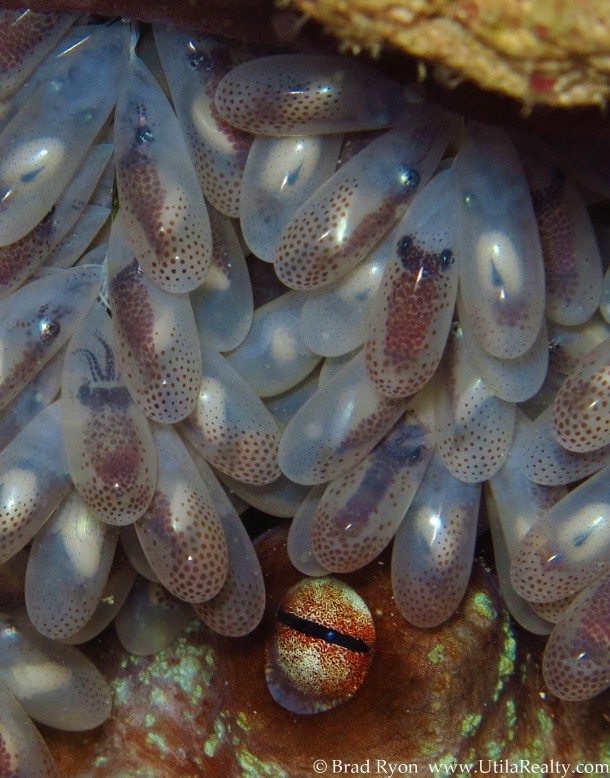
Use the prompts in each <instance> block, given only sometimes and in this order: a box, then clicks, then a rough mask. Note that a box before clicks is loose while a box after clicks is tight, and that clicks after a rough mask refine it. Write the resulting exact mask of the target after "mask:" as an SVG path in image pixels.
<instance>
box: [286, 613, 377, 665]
mask: <svg viewBox="0 0 610 778" xmlns="http://www.w3.org/2000/svg"><path fill="white" fill-rule="evenodd" d="M277 620H278V621H279V622H280V623H281V624H285V625H286V626H287V627H290V628H291V629H294V630H296V631H297V632H301V633H302V634H303V635H307V636H308V637H311V638H318V639H319V640H324V641H325V642H326V643H331V644H332V645H334V646H341V648H347V649H348V651H355V652H356V653H358V654H368V652H369V651H370V650H371V649H370V647H369V646H367V644H366V643H365V642H364V640H361V639H360V638H355V637H352V635H346V634H344V633H343V632H338V631H337V630H336V629H331V628H330V627H325V626H324V625H323V624H318V623H317V622H316V621H310V620H309V619H303V618H301V616H296V615H295V614H294V613H289V612H288V611H285V610H282V609H281V608H280V609H279V610H278V612H277Z"/></svg>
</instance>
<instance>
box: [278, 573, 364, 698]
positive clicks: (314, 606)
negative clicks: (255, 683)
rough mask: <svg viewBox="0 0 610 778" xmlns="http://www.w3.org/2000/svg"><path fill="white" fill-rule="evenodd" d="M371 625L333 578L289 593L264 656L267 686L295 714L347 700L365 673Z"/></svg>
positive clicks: (356, 598) (359, 604)
mask: <svg viewBox="0 0 610 778" xmlns="http://www.w3.org/2000/svg"><path fill="white" fill-rule="evenodd" d="M374 648H375V625H374V624H373V618H372V616H371V613H370V611H369V609H368V607H367V606H366V603H365V602H364V601H363V600H362V599H361V598H360V597H359V596H358V595H357V594H356V592H355V591H354V590H353V589H351V588H350V587H349V586H347V585H346V584H344V583H343V582H342V581H339V580H337V579H335V578H307V579H305V580H303V581H301V582H300V583H298V584H297V585H296V586H293V587H292V589H290V590H289V591H288V592H287V594H286V596H285V597H284V599H283V600H282V602H281V604H280V606H279V608H278V610H277V613H276V622H275V628H274V630H273V634H272V635H271V638H270V639H269V642H268V644H267V651H266V670H265V675H266V679H267V686H268V688H269V691H270V692H271V695H272V697H273V698H274V699H275V701H276V702H278V703H279V704H280V705H282V706H283V707H284V708H287V709H288V710H290V711H292V712H293V713H319V712H321V711H325V710H329V709H331V708H334V707H336V706H337V705H340V704H341V703H342V702H346V701H347V700H349V699H350V698H351V697H352V696H353V695H354V694H355V693H356V692H357V691H358V689H359V688H360V686H361V685H362V682H363V681H364V678H365V676H366V674H367V672H368V669H369V667H370V664H371V661H372V659H373V653H374Z"/></svg>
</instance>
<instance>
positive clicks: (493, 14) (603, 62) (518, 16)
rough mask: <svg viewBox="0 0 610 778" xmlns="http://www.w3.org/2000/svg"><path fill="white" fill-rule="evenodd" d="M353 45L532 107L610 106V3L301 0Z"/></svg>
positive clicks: (596, 0)
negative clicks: (401, 55)
mask: <svg viewBox="0 0 610 778" xmlns="http://www.w3.org/2000/svg"><path fill="white" fill-rule="evenodd" d="M293 3H294V5H295V6H296V7H297V8H299V9H300V10H302V11H304V12H306V13H307V14H309V15H311V16H312V17H314V18H315V19H317V20H318V21H320V22H321V23H322V24H323V25H324V26H325V27H326V28H327V29H328V30H330V31H331V32H332V33H333V34H334V35H336V36H337V37H338V38H340V39H341V40H342V41H343V42H344V45H345V46H346V48H349V49H352V50H354V49H355V50H360V49H362V48H364V49H368V50H371V51H373V52H377V51H379V50H380V49H382V48H383V47H384V46H386V45H387V44H392V45H394V46H396V47H398V48H400V49H402V50H403V51H405V52H407V53H409V54H410V55H414V56H416V57H418V58H421V59H422V61H425V62H427V63H430V64H431V65H432V66H433V67H434V68H435V69H436V74H437V77H438V78H439V79H441V80H443V81H446V82H449V83H450V82H452V81H453V82H455V81H459V80H461V79H464V78H467V79H472V80H473V81H475V82H476V83H477V84H479V85H480V86H482V87H483V88H484V89H489V90H494V91H499V92H502V93H504V94H507V95H510V96H512V97H515V98H517V99H519V100H520V101H522V102H523V103H524V104H525V105H535V104H537V103H545V104H548V105H557V106H575V105H605V103H606V101H607V99H608V96H609V95H610V78H609V77H610V12H609V8H608V3H607V0H588V2H586V3H582V2H576V3H575V2H572V0H536V2H528V3H524V2H522V0H425V2H424V0H293Z"/></svg>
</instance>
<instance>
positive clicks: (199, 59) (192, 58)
mask: <svg viewBox="0 0 610 778" xmlns="http://www.w3.org/2000/svg"><path fill="white" fill-rule="evenodd" d="M188 62H189V65H190V66H191V67H192V68H193V70H209V69H210V68H211V67H212V60H211V59H210V58H209V57H208V55H207V54H203V53H202V52H199V51H193V52H189V55H188Z"/></svg>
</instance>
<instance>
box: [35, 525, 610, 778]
mask: <svg viewBox="0 0 610 778" xmlns="http://www.w3.org/2000/svg"><path fill="white" fill-rule="evenodd" d="M285 542H286V528H285V527H284V528H280V529H277V530H272V531H270V532H269V533H267V534H266V535H265V536H263V537H262V538H261V539H260V540H259V542H258V551H259V554H260V557H261V561H262V563H263V567H264V570H265V577H266V583H267V587H268V593H269V604H268V608H267V612H266V616H265V620H264V623H263V624H262V625H261V627H260V628H259V629H258V630H257V631H256V632H255V633H254V634H253V635H252V636H251V637H249V638H246V639H243V640H228V639H221V638H217V637H213V636H212V635H211V634H210V633H209V632H208V631H207V630H206V629H205V628H204V627H202V626H200V625H198V626H196V627H194V628H193V629H192V630H191V631H190V632H189V634H188V635H186V636H185V637H183V638H181V639H180V640H179V641H177V643H176V644H174V645H173V646H172V647H170V648H169V649H167V650H166V651H164V652H162V654H160V655H159V656H157V657H154V658H144V659H143V658H136V657H130V656H128V655H127V654H126V653H125V652H124V651H122V650H121V649H120V648H119V647H118V645H117V642H116V640H115V639H114V637H113V635H112V634H106V635H105V636H104V637H103V639H102V640H101V642H99V643H98V644H95V645H93V646H92V647H91V651H92V655H93V656H94V657H95V658H96V660H97V662H98V666H100V667H101V669H102V670H103V672H104V673H105V675H106V677H107V678H108V679H109V680H110V682H111V684H112V686H113V688H114V690H115V700H114V708H113V715H112V719H111V720H110V721H109V722H108V723H107V724H105V725H104V726H103V727H101V728H100V729H99V730H97V731H96V732H94V733H92V734H85V735H84V736H83V735H82V734H81V733H79V734H78V735H77V736H75V735H73V734H70V733H57V732H52V731H51V730H46V731H45V737H46V739H47V742H49V744H50V746H51V750H52V752H53V754H54V756H55V758H56V759H57V761H58V764H59V768H60V773H61V775H62V776H64V777H65V778H69V776H85V775H87V776H107V777H111V776H112V777H114V778H118V776H119V775H130V776H131V775H134V776H135V775H144V776H148V775H150V776H153V775H154V776H155V778H166V776H167V778H170V776H177V775H180V776H181V778H187V777H188V776H199V775H203V776H240V775H249V776H291V777H292V776H309V775H312V774H313V772H312V763H313V760H314V759H325V760H327V761H330V760H331V759H343V760H346V761H349V762H363V761H364V760H366V759H371V760H375V759H377V758H380V759H387V760H391V761H400V762H413V763H416V764H418V765H420V766H424V765H426V766H427V763H428V762H434V761H440V760H445V761H451V760H458V761H476V760H477V759H483V760H487V759H491V760H493V759H509V760H514V759H517V758H528V759H532V760H536V761H539V762H542V761H547V762H548V760H549V759H551V758H555V759H562V760H563V761H571V762H576V761H578V760H583V761H589V762H603V761H606V760H607V759H608V758H610V742H609V735H608V720H607V719H605V718H604V717H607V716H608V715H609V709H608V701H609V698H608V696H605V697H600V698H597V699H596V700H595V701H591V702H587V703H581V704H570V703H564V702H561V701H559V700H557V699H555V698H552V697H551V696H550V695H549V694H548V693H547V692H546V691H545V689H544V684H543V681H542V677H541V672H540V652H541V648H542V645H543V643H544V641H542V640H540V639H535V638H533V637H531V636H526V635H524V634H523V633H522V632H520V631H517V630H516V629H515V627H514V625H513V624H512V622H511V621H510V619H509V617H508V615H507V613H506V611H505V610H504V608H503V606H502V603H501V600H500V597H499V595H498V592H497V585H496V580H495V577H494V576H493V574H491V573H490V572H489V571H488V570H487V569H486V568H485V567H484V565H483V564H482V563H480V562H477V563H476V564H475V570H474V574H473V577H472V581H471V584H470V587H469V590H468V594H467V596H466V599H465V601H464V603H463V605H462V607H461V608H460V611H459V612H458V614H457V615H456V616H455V617H454V618H453V619H452V620H451V621H450V622H449V623H448V624H446V625H444V626H442V627H440V628H438V629H434V630H419V629H416V628H414V627H411V626H409V625H408V624H407V623H406V622H405V621H404V619H403V618H402V617H401V616H400V614H399V613H398V610H397V608H396V606H395V604H394V601H393V599H392V596H391V588H390V576H389V565H388V560H387V558H384V559H382V560H381V561H379V562H375V563H373V564H372V565H369V567H367V568H366V569H364V570H362V571H360V572H358V573H354V574H350V575H346V576H338V577H340V578H341V579H342V580H345V581H346V582H347V583H349V584H350V585H351V586H353V587H354V588H355V589H356V591H357V592H358V593H359V594H360V595H361V596H362V597H363V598H364V600H365V601H366V602H367V604H368V606H369V608H370V610H371V612H372V614H373V617H374V620H375V627H376V630H377V647H376V653H375V656H374V660H373V663H372V665H371V668H370V671H369V674H368V676H367V678H366V680H365V683H364V685H363V687H362V689H361V690H360V691H359V692H358V693H357V694H356V695H355V697H354V698H353V699H352V700H351V701H349V702H348V703H346V704H344V705H342V706H340V707H338V708H336V709H335V710H332V711H329V712H327V713H322V714H319V715H316V716H298V715H294V714H290V713H288V712H287V711H285V710H284V709H283V708H281V707H279V706H278V705H277V704H276V703H275V702H273V700H272V699H271V697H270V695H269V693H268V691H267V688H266V684H265V680H264V645H265V641H266V639H267V636H268V634H269V632H270V627H271V624H272V620H273V618H274V611H275V609H276V607H277V604H278V602H279V601H280V599H281V597H282V596H283V594H284V592H285V591H286V590H287V589H288V588H289V587H290V586H291V585H293V584H294V583H295V582H296V581H297V580H299V579H300V575H299V573H297V572H296V571H295V570H294V569H293V568H292V567H291V565H290V563H289V561H288V559H287V556H286V548H285ZM371 774H375V772H374V771H373V770H371ZM426 774H427V767H426Z"/></svg>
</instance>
